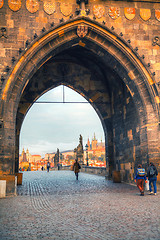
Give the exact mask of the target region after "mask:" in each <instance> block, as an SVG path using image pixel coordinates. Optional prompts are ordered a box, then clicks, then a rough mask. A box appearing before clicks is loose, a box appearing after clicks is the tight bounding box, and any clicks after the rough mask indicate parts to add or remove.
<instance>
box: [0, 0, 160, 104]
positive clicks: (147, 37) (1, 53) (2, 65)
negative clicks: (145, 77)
mask: <svg viewBox="0 0 160 240" xmlns="http://www.w3.org/2000/svg"><path fill="white" fill-rule="evenodd" d="M7 2H8V1H5V2H4V4H3V6H2V7H1V8H0V28H1V27H5V28H6V30H7V32H6V33H4V35H5V36H7V38H5V37H1V38H0V75H1V76H3V77H4V78H5V77H6V76H5V75H6V67H7V66H9V68H12V66H13V64H12V58H13V57H14V58H15V59H18V58H19V53H18V51H19V48H21V49H22V50H23V49H25V47H26V41H28V43H31V42H32V41H33V40H34V37H36V35H35V34H37V35H38V36H40V35H42V34H43V32H44V31H45V30H48V29H50V28H51V27H52V26H53V25H54V26H56V25H59V24H60V22H62V21H68V20H69V19H71V18H76V17H77V15H76V14H75V10H76V8H79V5H78V4H76V1H75V0H70V1H69V2H70V8H69V10H68V11H64V12H63V9H62V3H64V2H65V1H63V0H61V1H60V0H59V1H58V0H55V12H54V13H53V14H47V13H46V12H45V10H44V6H43V1H36V2H38V10H37V11H36V12H34V13H31V12H29V11H28V10H27V8H26V1H24V0H22V5H21V8H20V9H19V10H18V11H13V10H11V9H10V8H9V6H8V3H7ZM95 5H99V6H103V8H102V10H104V14H102V17H101V15H98V13H95V12H94V6H95ZM111 7H116V8H117V9H116V12H114V9H113V10H112V11H113V14H112V13H110V11H111V10H110V8H111ZM86 8H87V9H89V10H90V13H89V14H88V15H87V17H88V18H91V19H94V20H95V21H97V22H100V23H101V24H102V25H105V26H107V27H108V28H110V29H113V32H115V33H117V34H118V35H119V36H121V38H122V39H124V40H125V41H129V42H130V45H131V47H132V48H133V49H137V54H138V55H139V56H140V57H142V59H143V61H144V63H145V65H146V66H148V68H149V69H150V71H151V72H152V73H153V75H154V74H155V75H154V79H155V82H156V83H157V84H160V63H159V62H160V46H158V45H157V44H158V43H159V44H160V41H159V42H157V44H156V45H155V46H153V45H152V39H153V38H154V37H155V36H159V37H160V17H156V16H159V15H158V13H157V12H156V11H157V10H159V9H160V3H159V1H154V3H152V1H142V2H139V1H102V0H96V1H91V0H90V1H89V4H87V5H86ZM125 8H134V9H135V10H132V11H133V13H132V11H131V13H132V14H128V15H126V14H125V12H124V11H125ZM146 9H147V11H146ZM128 11H129V10H128ZM134 11H135V13H134ZM141 11H142V12H143V11H145V12H144V17H143V19H142V17H141V16H140V13H141ZM66 12H67V13H66ZM102 12H103V11H102ZM94 13H95V14H94ZM64 14H65V15H68V16H65V15H64ZM134 14H135V16H134ZM141 14H143V13H141ZM150 14H151V15H150ZM156 14H157V15H156ZM126 16H127V17H126ZM133 16H134V17H133ZM142 16H143V15H142ZM132 17H133V19H131V20H129V19H128V18H132ZM147 18H149V19H147ZM144 19H146V20H144ZM0 34H2V33H0ZM13 61H14V60H13ZM2 79H3V78H2ZM157 101H158V99H157Z"/></svg>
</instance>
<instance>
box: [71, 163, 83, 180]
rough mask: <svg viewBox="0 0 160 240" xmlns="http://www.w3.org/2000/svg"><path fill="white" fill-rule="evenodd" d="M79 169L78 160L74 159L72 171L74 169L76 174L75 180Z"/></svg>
mask: <svg viewBox="0 0 160 240" xmlns="http://www.w3.org/2000/svg"><path fill="white" fill-rule="evenodd" d="M79 169H81V166H80V164H79V162H78V160H77V159H76V161H75V162H74V164H73V171H74V173H75V175H76V180H78V173H79Z"/></svg>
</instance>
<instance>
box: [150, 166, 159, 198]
mask: <svg viewBox="0 0 160 240" xmlns="http://www.w3.org/2000/svg"><path fill="white" fill-rule="evenodd" d="M157 175H158V171H157V168H156V166H155V165H154V164H153V163H152V162H150V165H149V168H148V171H147V177H148V180H149V191H150V194H153V192H152V184H153V188H154V195H156V194H157V185H156V183H157Z"/></svg>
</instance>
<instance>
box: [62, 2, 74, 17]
mask: <svg viewBox="0 0 160 240" xmlns="http://www.w3.org/2000/svg"><path fill="white" fill-rule="evenodd" d="M60 9H61V13H62V14H63V15H64V16H65V17H67V16H69V15H70V14H71V13H72V4H71V3H61V4H60Z"/></svg>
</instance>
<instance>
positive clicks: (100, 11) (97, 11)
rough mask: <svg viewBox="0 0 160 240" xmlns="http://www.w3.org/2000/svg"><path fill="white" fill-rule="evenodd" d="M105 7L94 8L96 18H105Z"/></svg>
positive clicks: (96, 6)
mask: <svg viewBox="0 0 160 240" xmlns="http://www.w3.org/2000/svg"><path fill="white" fill-rule="evenodd" d="M104 12H105V10H104V7H103V6H102V5H94V6H93V14H94V16H95V17H96V18H102V17H103V16H104Z"/></svg>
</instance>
